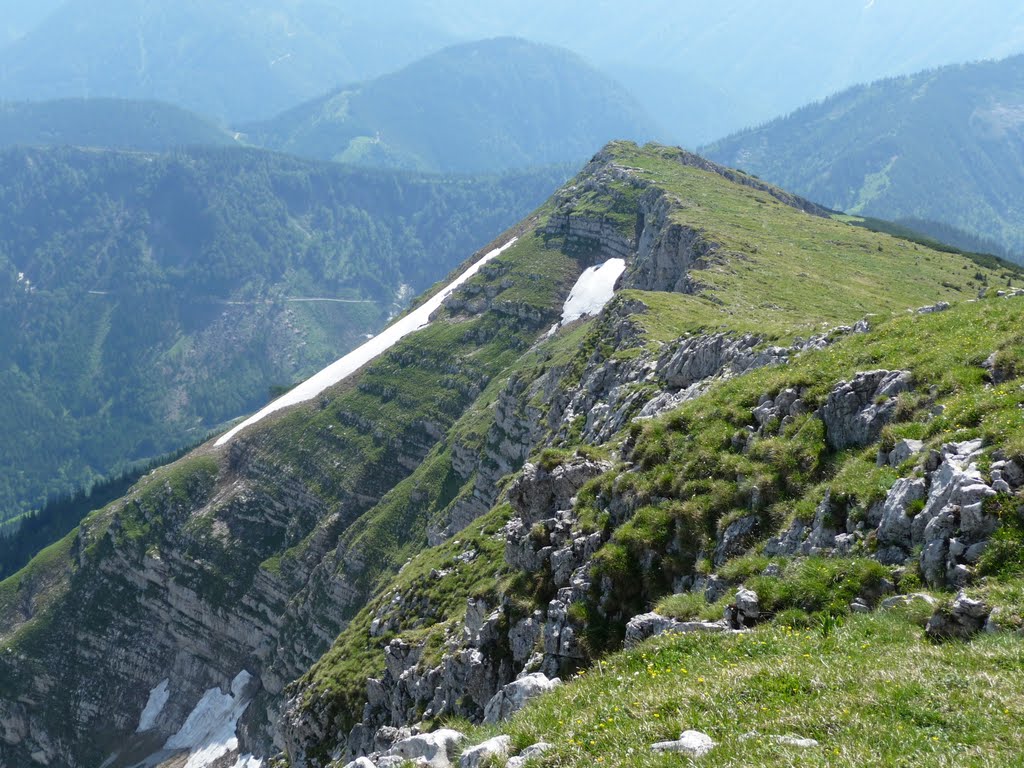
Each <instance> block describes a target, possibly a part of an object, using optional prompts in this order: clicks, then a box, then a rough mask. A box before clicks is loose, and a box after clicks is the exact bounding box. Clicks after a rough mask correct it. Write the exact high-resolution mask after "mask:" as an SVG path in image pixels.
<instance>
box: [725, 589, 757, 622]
mask: <svg viewBox="0 0 1024 768" xmlns="http://www.w3.org/2000/svg"><path fill="white" fill-rule="evenodd" d="M760 618H761V599H760V598H759V597H758V596H757V592H754V591H753V590H752V589H747V588H746V587H740V588H739V589H737V590H736V599H735V600H734V601H733V604H732V605H730V606H728V607H727V608H726V609H725V620H726V623H728V625H729V626H730V627H732V628H733V629H743V628H744V627H750V626H753V625H754V624H756V623H757V621H758V619H760Z"/></svg>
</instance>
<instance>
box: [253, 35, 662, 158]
mask: <svg viewBox="0 0 1024 768" xmlns="http://www.w3.org/2000/svg"><path fill="white" fill-rule="evenodd" d="M240 130H241V131H242V133H243V138H244V140H246V141H249V142H252V143H254V144H257V145H260V146H265V147H269V148H272V149H279V150H283V151H287V152H291V153H294V154H298V155H303V156H307V157H313V158H318V159H324V160H340V161H344V162H349V163H356V164H361V165H372V166H393V167H401V168H415V169H419V170H430V171H460V172H479V171H492V170H500V169H503V168H512V167H528V166H533V165H544V164H548V163H555V162H564V161H567V160H574V161H575V160H578V161H583V160H585V159H586V158H587V157H589V156H590V155H591V154H593V151H594V147H598V146H601V145H602V144H604V143H605V142H607V141H609V140H611V139H612V138H614V137H617V136H626V137H630V138H635V139H649V138H652V137H653V136H654V135H655V134H656V133H657V128H656V127H655V125H654V123H653V121H652V120H651V119H650V117H648V115H647V114H646V113H645V112H644V110H643V108H642V107H641V106H640V105H639V104H638V103H637V102H636V100H635V99H634V98H633V97H632V96H630V94H629V93H628V92H627V91H626V90H625V89H624V88H622V86H620V85H618V84H617V83H615V82H614V81H612V80H610V79H609V78H608V77H607V76H605V75H603V74H601V73H600V72H598V71H597V70H595V69H594V68H592V67H591V66H589V65H588V64H587V63H586V62H584V61H583V60H582V59H580V58H579V57H578V56H576V55H575V54H572V53H570V52H568V51H565V50H562V49H559V48H553V47H551V46H546V45H537V44H535V43H530V42H527V41H525V40H519V39H514V38H501V39H494V40H485V41H482V42H477V43H469V44H465V45H458V46H453V47H450V48H446V49H444V50H442V51H440V52H438V53H435V54H433V55H431V56H427V57H426V58H424V59H421V60H419V61H417V62H415V63H413V64H411V65H409V66H408V67H405V68H404V69H402V70H400V71H398V72H395V73H393V74H390V75H385V76H383V77H379V78H377V79H375V80H372V81H368V82H365V83H361V84H358V85H352V86H348V87H345V88H341V89H339V90H336V91H334V92H332V93H330V94H328V95H326V96H323V97H321V98H318V99H315V100H313V101H311V102H309V103H307V104H304V105H302V106H300V107H297V108H296V109H293V110H290V111H288V112H286V113H284V114H283V115H280V116H279V117H277V118H275V119H273V120H270V121H268V122H265V123H259V124H255V125H250V126H242V127H241V129H240Z"/></svg>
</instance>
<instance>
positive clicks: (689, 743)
mask: <svg viewBox="0 0 1024 768" xmlns="http://www.w3.org/2000/svg"><path fill="white" fill-rule="evenodd" d="M716 746H717V744H716V743H715V741H714V740H713V739H712V738H711V737H710V736H708V735H707V734H706V733H701V732H700V731H683V733H682V734H681V735H680V736H679V740H678V741H659V742H658V743H657V744H652V745H651V749H653V750H654V751H655V752H679V753H681V754H684V755H689V756H690V757H704V755H706V754H707V753H708V752H710V751H711V750H712V749H714V748H715V747H716Z"/></svg>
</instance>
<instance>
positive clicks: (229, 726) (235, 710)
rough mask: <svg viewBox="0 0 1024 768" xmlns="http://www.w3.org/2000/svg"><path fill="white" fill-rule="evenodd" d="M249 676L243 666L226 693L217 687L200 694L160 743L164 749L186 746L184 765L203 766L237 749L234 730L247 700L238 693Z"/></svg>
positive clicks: (245, 766)
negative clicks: (174, 730) (176, 727)
mask: <svg viewBox="0 0 1024 768" xmlns="http://www.w3.org/2000/svg"><path fill="white" fill-rule="evenodd" d="M251 679H252V675H250V674H249V673H248V672H246V671H245V670H244V669H243V670H242V671H241V672H239V673H238V674H237V675H236V676H235V679H234V680H232V681H231V692H230V693H222V692H221V690H220V688H211V689H210V690H208V691H207V692H206V693H204V694H203V698H201V699H200V700H199V703H198V704H196V706H195V709H193V710H192V713H191V714H190V715H189V716H188V719H187V720H186V721H185V723H184V725H182V726H181V729H180V730H179V731H178V732H177V733H176V734H174V735H173V736H171V738H169V739H168V740H167V742H166V743H165V744H164V749H182V750H184V749H187V750H188V751H189V756H188V762H186V763H185V765H184V768H207V766H209V765H211V764H212V763H213V762H214V761H216V760H219V759H220V758H222V757H224V756H225V755H227V754H230V753H231V752H234V751H235V750H237V749H238V737H237V736H236V735H235V729H236V728H237V727H238V719H239V718H240V717H241V716H242V714H243V713H244V712H245V708H246V707H248V706H249V699H248V698H243V696H242V694H243V693H244V692H245V687H246V686H247V685H248V684H249V681H250V680H251ZM247 759H248V758H247ZM241 765H242V768H260V766H259V765H256V766H251V765H248V764H247V763H242V764H241Z"/></svg>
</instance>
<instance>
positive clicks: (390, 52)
mask: <svg viewBox="0 0 1024 768" xmlns="http://www.w3.org/2000/svg"><path fill="white" fill-rule="evenodd" d="M6 2H7V3H8V4H9V5H11V7H12V9H13V10H12V11H10V12H7V11H6V10H5V14H4V17H5V18H8V17H9V18H12V19H16V20H19V21H17V23H15V24H14V26H15V27H17V28H23V29H27V28H28V26H27V25H28V24H29V23H30V21H32V20H37V21H39V20H41V21H42V23H41V24H39V25H38V26H35V27H33V28H32V29H31V31H29V32H28V33H27V34H26V35H25V37H24V38H23V39H20V40H17V41H15V42H13V43H12V44H10V45H9V46H8V47H7V48H5V49H3V50H0V98H6V99H25V98H31V99H50V98H56V97H82V96H119V97H131V98H150V99H158V100H163V101H171V102H173V103H176V104H179V105H181V106H184V107H187V108H190V109H193V110H196V111H199V112H201V113H204V114H206V115H209V116H211V117H214V118H218V119H227V120H231V121H247V120H257V119H266V118H269V117H271V116H273V115H275V114H277V113H279V112H281V111H283V110H285V109H288V108H290V107H293V106H295V105H296V104H298V103H301V102H303V101H307V100H309V99H313V98H316V97H318V96H321V95H322V94H324V93H327V92H329V91H331V90H335V89H337V88H339V87H343V86H346V85H348V84H350V83H354V82H360V81H364V80H367V79H370V78H373V77H376V76H378V75H381V74H385V73H388V72H392V71H395V70H397V69H399V68H400V67H402V66H404V65H406V64H408V63H410V62H412V61H414V60H415V59H418V58H421V57H422V56H424V55H427V54H429V53H431V52H433V51H436V50H438V49H440V48H442V47H444V46H446V45H449V44H452V43H455V42H466V41H473V40H479V39H482V38H489V37H496V36H503V35H518V36H521V37H524V38H527V39H529V40H533V41H537V42H543V43H548V44H551V45H556V46H561V47H564V48H568V49H569V50H572V51H575V52H576V53H578V54H580V55H582V56H583V57H585V58H586V59H587V60H588V61H590V62H591V63H593V64H594V65H596V66H597V67H599V68H600V69H602V70H603V71H604V72H606V73H607V74H609V75H610V76H611V77H613V78H615V79H617V80H619V81H621V82H622V83H623V84H624V85H625V86H626V87H627V88H629V89H630V90H631V91H632V92H633V93H634V94H636V96H637V97H638V98H639V100H640V102H641V103H642V104H643V105H644V107H645V108H646V109H647V111H648V112H649V113H650V114H651V115H652V116H653V117H654V118H655V120H657V121H658V122H659V123H660V124H661V126H662V129H663V131H664V134H663V135H662V136H660V138H662V139H667V140H671V141H673V142H681V143H683V144H686V145H689V146H694V145H697V144H700V143H705V142H708V141H711V140H713V139H717V138H720V137H722V136H723V135H725V134H727V133H729V132H732V131H735V130H739V129H741V128H745V127H748V126H750V125H753V124H756V123H760V122H762V121H764V120H767V119H771V118H773V117H775V116H777V115H779V114H782V113H785V112H787V111H790V110H792V109H795V108H797V107H799V106H801V105H802V104H804V103H806V102H809V101H812V100H814V99H819V98H823V97H825V96H828V95H829V94H830V93H832V92H834V91H837V90H839V89H841V88H844V87H847V86H850V85H853V84H856V83H859V82H866V81H869V80H874V79H877V78H879V77H883V76H887V75H894V74H907V73H910V72H915V71H917V70H920V69H924V68H926V67H932V66H936V65H941V64H947V63H950V62H953V61H963V60H968V59H982V58H995V57H1002V56H1007V55H1010V54H1012V53H1015V52H1017V51H1018V50H1019V49H1020V47H1021V45H1022V44H1024V10H1022V9H1021V7H1020V5H1019V4H1017V3H1013V2H1010V0H988V1H987V2H982V3H975V4H972V5H971V6H970V10H969V11H968V10H967V8H966V6H965V5H964V4H963V3H961V2H958V1H957V0H873V1H866V0H837V2H830V3H820V2H814V1H813V0H797V2H790V3H785V4H782V5H779V4H772V3H763V2H755V0H733V2H729V3H699V2H686V3H679V2H670V0H647V1H646V2H643V3H640V4H638V5H634V6H628V7H627V6H624V5H622V4H621V3H616V2H606V3H593V2H584V0H569V1H568V2H558V3H550V2H541V1H540V0H523V1H522V2H519V1H517V2H512V1H511V0H496V1H495V2H491V3H486V4H484V3H474V2H469V0H432V1H431V2H424V3H408V2H402V1H401V0H382V1H381V2H375V3H365V2H360V3H345V4H344V5H338V4H336V3H330V2H326V1H325V0H293V2H290V3H288V4H286V5H282V4H280V3H268V2H265V1H264V0H259V1H258V2H255V3H242V2H239V0H230V1H228V0H219V1H218V2H198V1H197V0H187V2H172V1H171V0H159V1H155V0H117V1H116V2H115V1H114V0H65V2H64V3H62V4H61V5H60V6H59V7H55V8H54V9H53V12H52V13H51V14H49V15H46V16H45V17H44V16H43V11H44V10H48V9H49V6H51V5H55V4H54V3H52V2H50V3H43V4H42V6H41V7H40V8H39V9H36V10H33V11H25V10H17V8H15V6H16V5H17V4H16V3H13V2H12V0H6ZM965 14H969V16H970V23H965V18H966V17H965Z"/></svg>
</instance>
